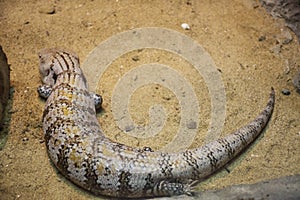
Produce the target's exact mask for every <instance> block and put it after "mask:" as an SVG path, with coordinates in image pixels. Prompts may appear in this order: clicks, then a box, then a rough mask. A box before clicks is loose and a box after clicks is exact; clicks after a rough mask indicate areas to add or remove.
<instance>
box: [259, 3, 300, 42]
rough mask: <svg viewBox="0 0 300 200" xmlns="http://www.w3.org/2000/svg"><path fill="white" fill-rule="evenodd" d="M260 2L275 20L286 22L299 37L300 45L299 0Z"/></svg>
mask: <svg viewBox="0 0 300 200" xmlns="http://www.w3.org/2000/svg"><path fill="white" fill-rule="evenodd" d="M260 2H261V4H262V6H263V7H265V8H266V10H267V11H268V12H269V13H270V14H271V15H272V16H273V17H274V18H283V19H284V20H285V24H286V26H287V27H289V28H290V29H291V30H292V31H293V32H294V33H295V34H296V35H297V37H298V41H299V43H300V19H299V15H300V3H299V0H260Z"/></svg>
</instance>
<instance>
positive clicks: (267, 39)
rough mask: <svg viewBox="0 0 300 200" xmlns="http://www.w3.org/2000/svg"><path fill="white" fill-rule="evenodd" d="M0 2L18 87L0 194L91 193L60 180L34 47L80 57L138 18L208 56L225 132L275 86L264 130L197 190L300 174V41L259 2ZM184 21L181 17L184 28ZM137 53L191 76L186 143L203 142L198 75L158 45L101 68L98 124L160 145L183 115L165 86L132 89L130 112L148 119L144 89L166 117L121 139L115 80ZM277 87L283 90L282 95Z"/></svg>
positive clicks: (2, 157) (204, 104)
mask: <svg viewBox="0 0 300 200" xmlns="http://www.w3.org/2000/svg"><path fill="white" fill-rule="evenodd" d="M0 10H1V12H0V19H1V20H0V28H1V30H0V44H1V46H2V47H3V50H4V52H5V53H6V55H7V57H8V60H9V63H10V64H11V67H10V68H11V86H12V87H13V88H14V90H15V92H14V95H13V108H12V110H11V113H12V116H11V122H10V128H9V130H10V132H9V136H8V141H7V143H6V145H5V147H4V148H3V150H2V151H0V193H1V199H93V198H95V199H96V198H97V197H95V196H93V195H91V194H88V193H86V192H85V191H82V190H80V189H79V188H78V187H76V186H73V185H72V184H71V183H70V182H69V181H67V180H65V179H64V178H63V177H62V176H61V175H60V174H59V173H57V171H56V170H55V169H54V167H53V166H52V165H51V163H50V161H49V159H48V155H47V152H46V149H45V144H44V139H43V134H42V128H41V126H42V124H41V118H42V112H43V107H44V102H43V101H42V100H41V99H40V98H39V97H38V94H37V92H36V88H37V87H38V85H39V84H40V78H39V73H38V58H37V52H38V50H40V49H42V48H45V47H54V46H60V47H65V48H68V49H72V50H73V51H75V52H77V53H78V55H79V57H80V58H81V61H84V60H85V59H86V58H87V57H88V55H89V52H91V51H92V50H93V49H94V48H95V47H96V46H97V45H98V44H100V43H101V42H103V41H105V40H106V39H108V38H110V37H111V36H113V35H115V34H117V33H121V32H123V31H127V30H131V29H134V28H141V27H161V28H168V29H172V30H175V31H178V32H180V33H182V34H185V35H186V36H188V37H190V38H192V39H193V40H195V41H196V42H197V43H199V44H201V46H202V47H203V48H204V49H205V50H206V51H207V52H208V53H209V54H210V55H211V57H212V59H213V61H214V62H215V64H216V66H217V68H218V70H219V71H220V75H221V77H222V81H223V83H224V86H225V91H226V121H225V124H224V128H223V131H222V135H226V134H228V133H230V132H231V131H234V130H235V129H237V128H238V127H240V126H242V125H244V124H246V123H247V122H249V121H250V120H251V119H253V118H254V117H255V116H256V115H257V114H258V113H259V111H260V110H262V109H263V108H264V106H265V104H266V101H267V98H268V94H269V92H270V88H271V86H273V87H274V88H275V90H276V106H275V111H274V113H273V116H272V119H271V121H270V123H269V125H268V127H267V129H266V131H265V132H264V135H263V137H261V138H260V139H259V141H258V142H256V143H255V144H254V145H253V146H252V147H251V148H250V150H249V151H247V152H246V153H245V154H243V155H242V156H241V157H240V158H239V159H238V160H236V161H235V162H234V163H233V164H231V165H230V166H229V167H228V168H229V170H230V173H228V172H227V171H226V170H223V171H221V172H220V173H218V174H217V175H215V176H213V177H211V178H209V179H208V180H206V181H204V182H203V183H201V184H200V185H199V190H206V189H218V188H223V187H225V186H229V185H233V184H250V183H256V182H259V181H263V180H269V179H273V178H278V177H282V176H287V175H294V174H299V173H300V156H299V152H300V146H299V139H300V132H299V131H300V123H299V118H300V113H299V108H300V101H299V99H300V96H299V94H298V93H296V90H295V88H294V87H293V84H292V79H293V77H294V76H295V75H296V73H297V72H298V71H299V68H300V48H299V43H298V41H297V37H296V36H295V34H294V33H293V32H291V31H290V30H288V29H287V28H285V26H284V24H283V23H282V22H279V21H276V20H274V19H273V18H272V17H271V16H269V15H268V14H267V13H266V11H265V9H264V8H262V7H260V5H259V4H258V3H257V2H256V1H252V0H243V1H225V0H223V1H215V2H212V1H188V0H187V1H180V2H177V1H151V2H148V1H123V0H116V1H97V0H94V1H83V0H76V1H58V0H57V1H49V2H47V3H45V2H44V1H34V0H24V1H16V0H9V1H8V0H2V1H0ZM182 23H188V24H189V26H190V30H183V29H182V27H181V24H182ZM124 45H125V44H124ZM182 45H184V44H182ZM136 56H138V57H136ZM132 58H134V59H132ZM144 62H158V63H160V62H161V63H164V64H168V65H169V66H174V68H175V69H176V70H178V71H182V74H183V75H184V76H185V77H186V79H187V80H189V82H190V84H191V85H192V86H193V88H194V90H195V92H196V95H197V97H198V98H199V102H200V104H199V105H200V111H201V112H200V125H199V126H200V128H199V131H198V134H197V137H196V138H195V140H194V141H193V143H192V145H191V147H197V146H200V145H202V144H203V143H202V142H203V141H204V138H205V137H206V132H207V128H208V126H209V123H210V117H211V116H210V113H211V108H209V106H210V105H211V102H210V98H209V94H208V92H207V91H208V89H207V87H206V85H205V82H204V81H203V79H202V76H201V75H200V74H199V73H197V72H196V71H194V68H193V66H192V65H191V64H190V63H188V62H186V61H185V60H184V59H181V58H179V57H178V56H177V55H174V54H170V53H169V52H164V51H160V50H151V49H148V50H145V51H144V50H143V51H136V52H128V53H126V54H124V55H123V56H121V57H120V58H118V59H116V60H115V61H114V62H113V63H112V64H111V66H110V67H109V68H108V71H107V72H105V76H104V77H103V78H101V80H100V83H99V87H98V89H97V91H98V92H99V93H101V95H103V96H104V101H105V102H104V104H103V107H104V110H103V111H102V113H100V114H99V121H100V123H101V125H102V126H103V130H104V132H105V133H106V134H107V136H108V137H110V138H112V139H120V141H122V142H124V143H126V144H128V145H132V146H143V145H147V146H154V147H155V148H159V146H163V145H165V143H166V142H168V140H169V139H170V138H172V134H174V132H173V130H176V127H178V125H177V124H178V122H179V120H180V107H179V105H180V104H179V102H178V100H177V99H176V97H175V96H174V94H173V93H172V91H170V90H168V89H167V88H161V87H158V88H157V87H156V86H155V85H152V86H151V85H150V86H149V87H146V88H143V89H145V90H143V89H142V90H137V91H136V92H135V93H134V95H133V97H132V99H131V102H130V106H131V107H130V110H131V115H132V116H133V119H134V120H136V121H137V123H139V124H147V123H148V121H147V120H148V117H145V116H148V115H147V112H148V109H149V106H150V105H149V102H148V101H145V102H143V101H141V99H145V95H148V96H146V97H147V98H151V97H153V98H154V99H153V101H154V102H157V101H159V103H160V104H161V105H162V106H163V107H165V108H166V110H167V113H168V115H167V116H168V121H167V124H166V127H165V128H164V129H163V130H162V132H161V133H160V134H159V135H158V138H156V139H155V138H154V139H153V138H152V139H151V138H150V139H148V140H147V139H143V140H138V139H136V138H129V139H124V137H127V136H126V134H124V133H123V132H122V131H120V130H118V128H116V125H115V124H114V123H113V122H114V118H113V116H112V113H111V101H110V100H111V92H112V91H113V88H114V86H113V83H115V82H116V80H118V78H120V77H122V75H123V74H125V73H126V72H127V71H129V70H130V69H132V67H133V66H136V65H137V64H142V63H144ZM283 89H287V90H289V91H290V95H283V94H282V93H281V91H282V90H283ZM145 91H146V92H145ZM151 101H152V100H150V103H151ZM174 127H175V128H174ZM170 130H171V131H170ZM164 134H166V135H165V136H164ZM164 138H167V141H164V140H163V139H164ZM159 142H161V143H159Z"/></svg>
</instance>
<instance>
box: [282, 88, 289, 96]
mask: <svg viewBox="0 0 300 200" xmlns="http://www.w3.org/2000/svg"><path fill="white" fill-rule="evenodd" d="M281 93H282V94H283V95H290V94H291V92H290V91H289V90H288V89H282V90H281Z"/></svg>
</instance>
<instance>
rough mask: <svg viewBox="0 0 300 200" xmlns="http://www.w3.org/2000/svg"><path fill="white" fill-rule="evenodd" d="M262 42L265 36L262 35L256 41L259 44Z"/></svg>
mask: <svg viewBox="0 0 300 200" xmlns="http://www.w3.org/2000/svg"><path fill="white" fill-rule="evenodd" d="M264 40H266V36H264V35H262V36H260V37H259V38H258V41H260V42H262V41H264Z"/></svg>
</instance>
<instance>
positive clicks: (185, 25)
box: [181, 23, 191, 30]
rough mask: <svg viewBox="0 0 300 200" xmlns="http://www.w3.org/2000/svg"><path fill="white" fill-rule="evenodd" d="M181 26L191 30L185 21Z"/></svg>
mask: <svg viewBox="0 0 300 200" xmlns="http://www.w3.org/2000/svg"><path fill="white" fill-rule="evenodd" d="M181 27H182V28H183V29H184V30H190V29H191V28H190V26H189V25H188V24H187V23H183V24H181Z"/></svg>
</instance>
